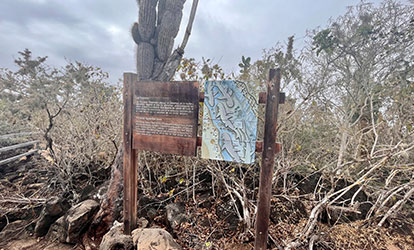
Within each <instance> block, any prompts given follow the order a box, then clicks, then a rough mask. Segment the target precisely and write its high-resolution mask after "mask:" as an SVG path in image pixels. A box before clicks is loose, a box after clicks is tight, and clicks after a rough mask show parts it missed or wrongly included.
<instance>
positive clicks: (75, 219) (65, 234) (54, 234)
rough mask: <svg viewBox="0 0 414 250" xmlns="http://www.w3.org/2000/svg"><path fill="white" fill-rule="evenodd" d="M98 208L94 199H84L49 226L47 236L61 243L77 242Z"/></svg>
mask: <svg viewBox="0 0 414 250" xmlns="http://www.w3.org/2000/svg"><path fill="white" fill-rule="evenodd" d="M98 209H99V203H98V202H96V201H94V200H86V201H83V202H81V203H79V204H77V205H76V206H74V207H72V208H70V209H69V210H68V212H67V213H66V214H65V215H64V216H62V217H60V218H59V219H58V220H57V221H56V222H55V223H54V224H53V225H52V226H51V227H50V229H49V232H48V238H49V239H50V240H54V239H58V240H59V241H60V242H62V243H76V242H78V240H79V236H80V235H81V234H82V233H83V232H84V230H85V229H86V228H87V227H88V226H89V224H90V223H91V220H92V219H93V216H94V215H95V213H96V212H97V211H98Z"/></svg>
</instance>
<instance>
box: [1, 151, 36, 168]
mask: <svg viewBox="0 0 414 250" xmlns="http://www.w3.org/2000/svg"><path fill="white" fill-rule="evenodd" d="M36 152H37V150H32V151H29V152H26V153H23V154H19V155H16V156H13V157H10V158H8V159H5V160H2V161H0V166H2V165H5V164H8V163H10V162H13V161H16V160H19V159H20V158H22V157H25V156H29V155H32V154H34V153H36Z"/></svg>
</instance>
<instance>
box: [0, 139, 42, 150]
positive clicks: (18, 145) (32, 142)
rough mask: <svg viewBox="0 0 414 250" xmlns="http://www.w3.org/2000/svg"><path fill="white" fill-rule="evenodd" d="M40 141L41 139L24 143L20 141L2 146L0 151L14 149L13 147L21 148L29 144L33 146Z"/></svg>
mask: <svg viewBox="0 0 414 250" xmlns="http://www.w3.org/2000/svg"><path fill="white" fill-rule="evenodd" d="M38 142H40V141H39V140H35V141H29V142H24V143H20V144H16V145H12V146H8V147H3V148H0V153H2V152H7V151H10V150H13V149H19V148H24V147H27V146H31V145H34V144H36V143H38Z"/></svg>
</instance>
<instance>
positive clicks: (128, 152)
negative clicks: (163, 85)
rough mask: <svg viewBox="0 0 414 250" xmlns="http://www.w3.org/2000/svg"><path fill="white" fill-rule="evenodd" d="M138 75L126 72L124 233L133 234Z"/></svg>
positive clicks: (135, 221)
mask: <svg viewBox="0 0 414 250" xmlns="http://www.w3.org/2000/svg"><path fill="white" fill-rule="evenodd" d="M136 81H137V75H136V74H133V73H124V89H123V99H124V100H123V101H124V128H123V139H124V144H123V147H124V233H125V234H131V231H132V230H133V229H134V228H135V226H136V224H137V162H136V150H135V149H133V143H132V142H133V141H132V140H133V131H132V129H133V124H132V122H133V119H132V115H133V99H132V97H133V85H134V83H135V82H136Z"/></svg>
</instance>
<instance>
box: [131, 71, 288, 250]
mask: <svg viewBox="0 0 414 250" xmlns="http://www.w3.org/2000/svg"><path fill="white" fill-rule="evenodd" d="M284 99H285V98H284V94H283V93H280V70H279V69H278V70H275V69H271V70H270V71H269V80H268V81H267V92H265V93H257V91H255V89H254V87H253V86H252V85H250V84H247V83H243V82H239V81H208V82H206V85H205V93H204V95H203V94H202V93H201V94H200V93H199V85H198V83H197V82H145V81H144V82H142V81H138V76H137V74H133V73H125V74H124V89H123V102H124V114H123V120H124V125H123V167H124V168H123V177H124V197H123V198H124V206H123V209H124V212H123V217H124V233H125V234H131V231H132V230H133V229H135V228H136V225H137V204H138V200H137V190H138V188H137V183H138V169H137V164H138V161H137V153H138V151H139V150H150V151H156V152H161V153H172V154H179V155H193V156H194V155H196V149H197V145H198V146H201V147H202V157H203V158H209V159H218V160H227V161H235V162H241V163H249V164H251V163H253V162H254V156H255V154H254V152H255V151H256V152H262V163H261V165H260V184H259V193H258V196H259V197H258V203H257V214H256V225H255V227H256V239H255V249H266V246H267V238H268V229H269V215H270V200H271V199H270V198H271V197H272V185H273V184H272V179H273V169H274V160H275V159H274V158H275V157H274V156H275V154H277V153H278V152H279V151H280V145H279V144H278V143H275V140H276V126H277V114H278V109H279V103H283V102H284ZM199 101H200V102H204V116H203V137H202V138H199V137H197V124H198V121H197V119H198V111H199V110H198V107H199ZM259 102H260V103H265V104H266V110H265V123H264V141H263V142H256V133H257V117H258V115H257V109H258V103H259Z"/></svg>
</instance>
